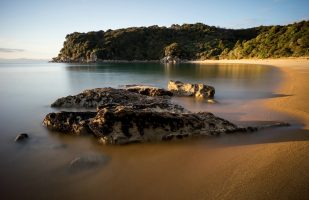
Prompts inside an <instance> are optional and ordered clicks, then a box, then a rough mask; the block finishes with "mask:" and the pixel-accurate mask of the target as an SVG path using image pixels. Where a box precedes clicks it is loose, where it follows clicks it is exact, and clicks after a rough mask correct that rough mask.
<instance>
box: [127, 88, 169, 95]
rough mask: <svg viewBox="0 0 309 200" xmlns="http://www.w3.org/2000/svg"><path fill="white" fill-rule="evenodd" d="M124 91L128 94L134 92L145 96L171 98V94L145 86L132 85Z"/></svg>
mask: <svg viewBox="0 0 309 200" xmlns="http://www.w3.org/2000/svg"><path fill="white" fill-rule="evenodd" d="M125 89H126V90H128V91H130V92H135V93H139V94H143V95H147V96H152V97H154V96H173V93H172V92H170V91H168V90H165V89H162V88H157V87H152V86H146V85H132V86H126V88H125Z"/></svg>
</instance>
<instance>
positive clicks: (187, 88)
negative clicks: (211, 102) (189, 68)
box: [167, 80, 215, 98]
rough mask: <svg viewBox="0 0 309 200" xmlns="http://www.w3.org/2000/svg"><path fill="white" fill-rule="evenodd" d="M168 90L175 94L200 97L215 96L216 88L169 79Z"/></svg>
mask: <svg viewBox="0 0 309 200" xmlns="http://www.w3.org/2000/svg"><path fill="white" fill-rule="evenodd" d="M167 88H168V90H169V91H171V92H172V93H173V94H174V95H175V96H195V97H198V98H213V97H214V95H215V88H214V87H212V86H209V85H204V84H202V83H199V84H191V83H183V82H181V81H172V80H171V81H169V83H168V86H167Z"/></svg>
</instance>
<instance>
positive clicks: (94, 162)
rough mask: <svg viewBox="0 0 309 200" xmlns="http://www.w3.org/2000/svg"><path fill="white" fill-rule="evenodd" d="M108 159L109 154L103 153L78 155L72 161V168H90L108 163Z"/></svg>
mask: <svg viewBox="0 0 309 200" xmlns="http://www.w3.org/2000/svg"><path fill="white" fill-rule="evenodd" d="M108 160H109V159H108V157H107V156H102V155H87V156H78V157H76V158H74V159H73V160H72V161H71V162H70V168H71V169H74V170H85V169H90V168H94V167H97V166H99V165H103V164H106V163H107V162H108Z"/></svg>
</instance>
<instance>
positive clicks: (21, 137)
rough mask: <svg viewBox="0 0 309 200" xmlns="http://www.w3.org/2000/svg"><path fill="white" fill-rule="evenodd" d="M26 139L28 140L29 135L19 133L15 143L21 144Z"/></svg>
mask: <svg viewBox="0 0 309 200" xmlns="http://www.w3.org/2000/svg"><path fill="white" fill-rule="evenodd" d="M28 138H29V135H28V134H27V133H21V134H18V135H17V136H16V137H15V142H23V141H25V140H26V139H28Z"/></svg>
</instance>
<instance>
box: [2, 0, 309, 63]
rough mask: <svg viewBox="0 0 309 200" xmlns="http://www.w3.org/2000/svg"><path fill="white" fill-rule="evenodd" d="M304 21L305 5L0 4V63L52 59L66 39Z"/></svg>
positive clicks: (17, 0)
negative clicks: (128, 30)
mask: <svg viewBox="0 0 309 200" xmlns="http://www.w3.org/2000/svg"><path fill="white" fill-rule="evenodd" d="M305 19H306V20H308V19H309V0H213V1H210V0H191V1H189V0H188V1H181V0H155V1H146V0H123V1H120V0H108V1H105V0H101V1H99V0H0V27H1V31H0V58H41V59H42V58H43V59H49V58H51V57H54V56H56V55H57V54H58V52H59V50H60V49H61V47H62V44H63V41H64V38H65V36H66V34H68V33H72V32H74V31H79V32H88V31H97V30H107V29H116V28H125V27H130V26H150V25H154V24H157V25H160V26H170V25H171V24H176V23H178V24H183V23H196V22H202V23H205V24H208V25H214V26H220V27H228V28H247V27H253V26H259V25H273V24H288V23H292V22H295V21H300V20H305Z"/></svg>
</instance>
